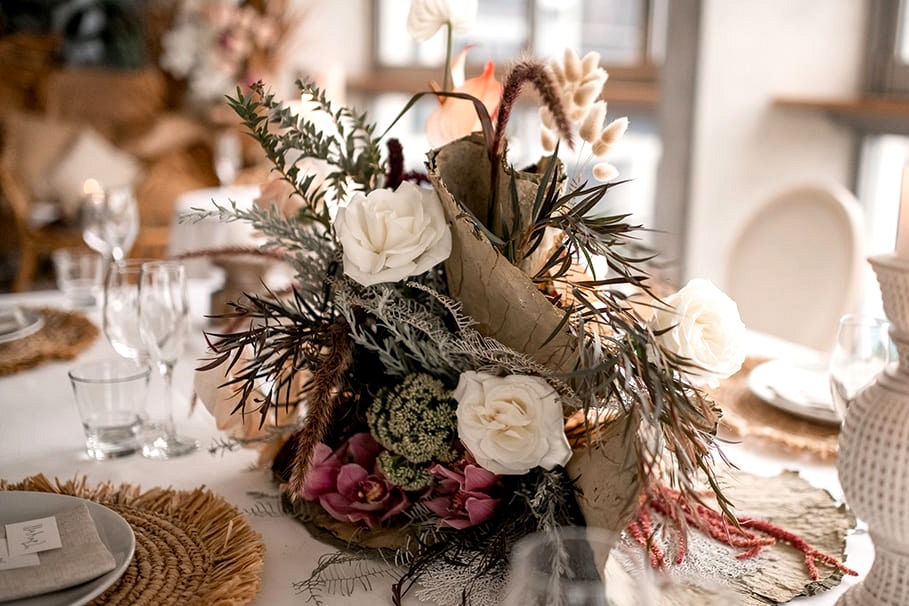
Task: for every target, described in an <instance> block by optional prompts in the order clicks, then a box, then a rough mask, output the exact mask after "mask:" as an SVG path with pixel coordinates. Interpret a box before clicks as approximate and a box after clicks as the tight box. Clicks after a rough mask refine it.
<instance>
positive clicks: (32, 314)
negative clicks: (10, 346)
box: [0, 305, 44, 343]
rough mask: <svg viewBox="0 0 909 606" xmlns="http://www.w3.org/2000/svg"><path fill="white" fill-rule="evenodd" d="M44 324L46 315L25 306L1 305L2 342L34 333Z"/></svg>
mask: <svg viewBox="0 0 909 606" xmlns="http://www.w3.org/2000/svg"><path fill="white" fill-rule="evenodd" d="M42 326H44V316H42V315H41V314H40V313H39V312H37V311H35V310H32V309H26V308H24V307H19V306H18V305H17V306H13V307H0V343H8V342H10V341H15V340H16V339H22V338H24V337H27V336H29V335H32V334H34V333H36V332H38V331H39V330H41V327H42Z"/></svg>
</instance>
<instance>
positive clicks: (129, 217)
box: [81, 185, 139, 261]
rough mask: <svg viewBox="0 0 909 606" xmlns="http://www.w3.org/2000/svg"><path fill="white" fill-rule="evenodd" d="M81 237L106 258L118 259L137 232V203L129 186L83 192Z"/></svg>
mask: <svg viewBox="0 0 909 606" xmlns="http://www.w3.org/2000/svg"><path fill="white" fill-rule="evenodd" d="M81 213H82V215H81V219H82V238H83V240H85V243H86V244H88V246H89V247H91V248H93V249H94V250H96V251H98V252H99V253H101V254H102V255H104V256H105V257H106V258H108V259H112V260H113V261H122V260H123V259H125V258H126V256H127V255H128V254H129V251H130V249H132V247H133V244H135V242H136V237H137V236H138V235H139V206H138V204H137V203H136V197H135V195H134V194H133V191H132V188H131V187H120V188H117V189H111V190H109V191H105V190H102V189H101V188H100V185H98V186H97V187H96V188H94V189H90V190H89V191H88V192H86V197H85V199H84V200H83V203H82V208H81Z"/></svg>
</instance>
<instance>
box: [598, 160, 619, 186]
mask: <svg viewBox="0 0 909 606" xmlns="http://www.w3.org/2000/svg"><path fill="white" fill-rule="evenodd" d="M618 175H619V169H617V168H616V167H615V166H613V165H612V164H610V163H609V162H597V163H596V164H595V165H594V166H593V178H594V179H596V180H597V181H599V182H600V183H606V182H607V181H611V180H613V179H615V178H616V177H617V176H618Z"/></svg>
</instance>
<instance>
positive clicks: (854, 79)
mask: <svg viewBox="0 0 909 606" xmlns="http://www.w3.org/2000/svg"><path fill="white" fill-rule="evenodd" d="M866 4H867V0H798V1H796V2H793V1H792V0H704V10H703V13H702V22H701V40H700V62H699V70H700V74H699V78H700V80H699V87H698V90H697V96H696V115H695V127H694V132H695V135H694V137H695V141H694V147H693V148H694V158H693V165H692V175H691V177H692V179H691V192H690V193H691V204H692V207H691V209H690V214H689V217H690V220H689V225H688V240H687V242H688V244H687V250H686V255H687V264H686V266H687V273H688V275H689V276H688V277H693V276H701V277H706V278H710V279H712V280H714V281H715V282H716V283H717V284H718V285H721V286H722V285H723V284H724V283H725V277H724V276H725V270H726V267H725V264H724V259H725V258H726V254H727V252H728V250H729V245H730V242H731V238H732V237H733V235H734V232H735V230H736V229H738V227H739V225H740V224H741V222H742V221H743V220H744V219H745V218H746V217H747V215H748V213H749V212H750V211H751V210H752V209H753V208H754V207H755V205H756V204H758V203H760V202H761V201H762V200H764V199H765V198H767V197H769V196H772V195H773V194H774V193H775V192H777V191H778V190H780V189H782V188H785V187H787V186H788V185H791V184H794V183H798V182H802V181H832V182H835V183H839V184H842V185H844V186H846V187H847V188H850V189H851V188H852V185H853V184H852V183H851V179H852V166H851V162H852V153H853V147H852V145H853V143H852V139H851V137H850V133H849V131H848V130H846V129H845V128H843V127H842V126H839V125H837V124H834V123H833V122H831V121H830V120H828V119H827V118H825V117H824V116H821V115H813V114H810V113H806V112H792V111H783V110H779V109H774V108H773V107H772V106H771V105H772V102H773V100H774V98H775V97H776V96H779V95H786V96H827V97H835V96H843V95H850V94H854V93H855V92H856V91H857V90H858V88H859V86H860V84H861V61H862V57H863V53H864V49H863V40H864V32H865V13H866Z"/></svg>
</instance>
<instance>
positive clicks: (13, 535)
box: [6, 516, 63, 557]
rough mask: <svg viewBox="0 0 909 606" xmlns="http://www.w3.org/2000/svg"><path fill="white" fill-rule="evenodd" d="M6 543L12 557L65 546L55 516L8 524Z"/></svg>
mask: <svg viewBox="0 0 909 606" xmlns="http://www.w3.org/2000/svg"><path fill="white" fill-rule="evenodd" d="M6 543H7V548H8V549H9V555H10V556H12V557H18V556H23V555H28V554H31V553H39V552H41V551H48V550H49V549H59V548H61V547H63V542H62V541H61V540H60V531H59V530H58V529H57V518H55V517H54V516H48V517H46V518H38V519H37V520H29V521H27V522H16V523H15V524H7V525H6Z"/></svg>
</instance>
